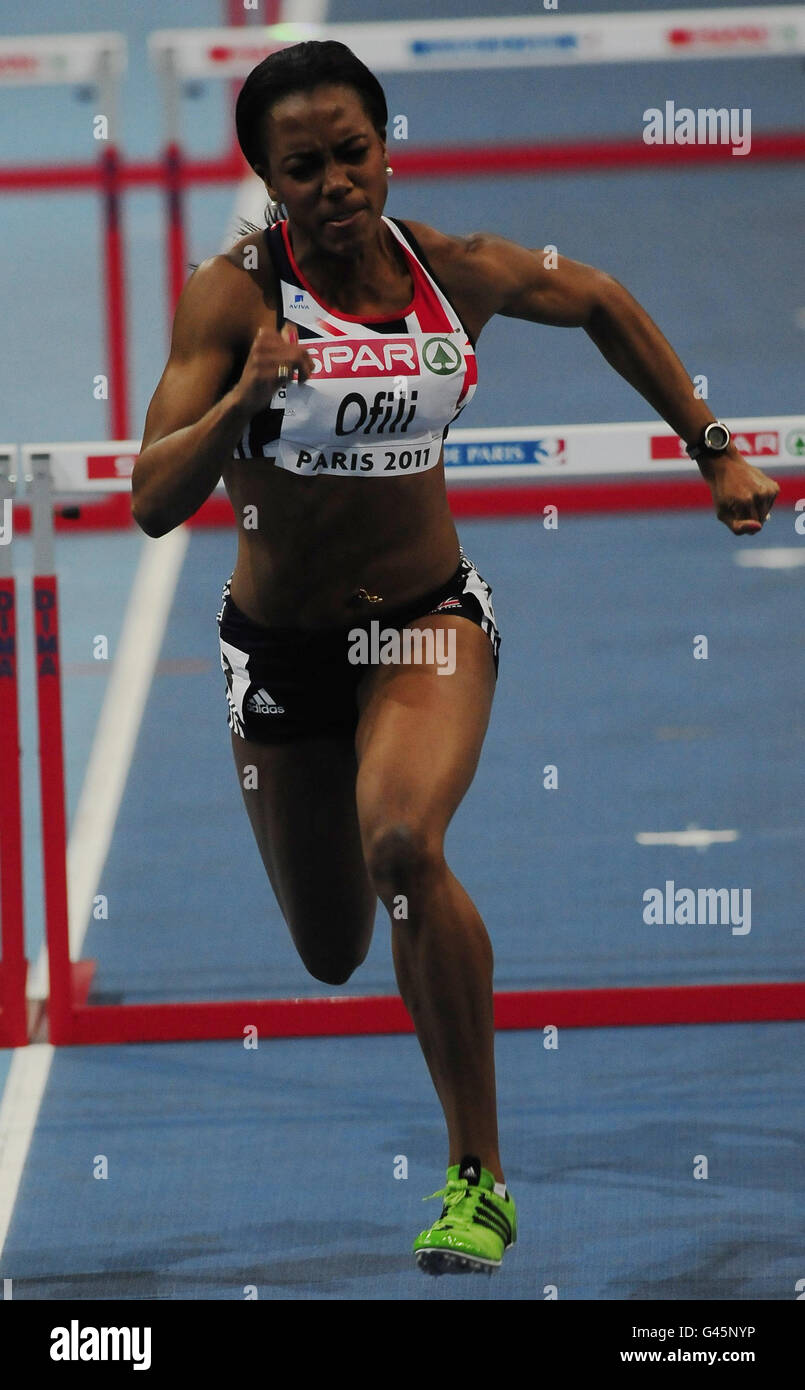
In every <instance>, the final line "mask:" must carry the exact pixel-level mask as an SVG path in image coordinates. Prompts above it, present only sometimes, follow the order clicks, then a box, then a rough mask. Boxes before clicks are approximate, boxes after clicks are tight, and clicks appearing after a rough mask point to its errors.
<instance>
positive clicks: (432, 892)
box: [356, 616, 504, 1182]
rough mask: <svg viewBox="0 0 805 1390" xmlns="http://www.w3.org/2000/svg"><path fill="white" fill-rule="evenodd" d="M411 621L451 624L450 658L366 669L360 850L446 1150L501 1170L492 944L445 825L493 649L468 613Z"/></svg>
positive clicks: (480, 721) (472, 754) (475, 728)
mask: <svg viewBox="0 0 805 1390" xmlns="http://www.w3.org/2000/svg"><path fill="white" fill-rule="evenodd" d="M410 626H411V627H417V628H421V629H426V628H429V627H432V628H433V629H434V630H435V629H437V628H439V627H443V628H446V629H452V630H453V632H454V633H455V642H456V663H455V670H454V671H453V672H452V673H451V674H449V675H440V674H438V670H439V668H438V666H436V665H424V664H423V665H407V666H406V665H396V666H381V667H378V668H376V669H373V670H372V671H371V672H370V673H369V674H368V675H367V676H366V678H365V680H364V682H363V684H362V687H361V691H360V701H361V707H362V708H361V717H360V722H359V725H358V731H357V735H356V748H357V754H358V781H357V788H356V795H357V804H358V816H359V820H360V828H361V836H362V840H363V852H364V858H365V860H366V864H367V867H368V870H369V874H370V877H371V880H372V882H373V884H374V886H375V889H376V891H377V893H378V895H379V896H380V898H381V899H382V901H383V903H384V905H385V907H386V908H387V909H388V912H389V916H390V919H391V929H392V948H393V952H394V964H395V969H396V972H397V982H398V985H399V989H400V993H401V995H402V998H403V1001H404V1003H405V1005H406V1007H407V1009H408V1011H409V1013H410V1014H411V1017H412V1019H413V1021H414V1025H415V1027H416V1031H417V1036H418V1038H419V1042H420V1044H421V1047H422V1050H423V1053H424V1055H425V1060H426V1062H427V1064H428V1067H429V1070H430V1073H431V1076H432V1078H433V1083H434V1085H435V1087H436V1091H437V1094H438V1096H439V1099H440V1101H441V1103H442V1108H443V1110H444V1114H445V1119H446V1121H447V1129H448V1136H449V1150H450V1151H449V1159H448V1162H449V1163H450V1164H453V1163H458V1162H459V1161H460V1159H461V1158H462V1157H463V1156H464V1155H465V1154H467V1153H472V1154H475V1155H476V1156H477V1157H478V1158H479V1159H480V1160H481V1163H482V1164H483V1166H484V1167H485V1168H488V1169H489V1170H490V1171H491V1172H492V1173H493V1174H494V1176H495V1178H496V1179H497V1180H498V1181H500V1182H502V1181H503V1180H504V1178H503V1171H502V1168H501V1163H500V1155H499V1153H498V1132H497V1113H496V1100H495V1063H494V1022H493V1002H492V965H493V959H492V948H491V945H490V941H489V937H488V935H487V932H486V928H485V927H484V924H483V922H482V921H481V918H480V916H479V914H478V911H477V909H476V908H475V906H474V905H473V903H472V902H471V900H470V898H469V897H468V895H467V893H466V892H465V890H464V889H463V888H462V886H461V884H460V883H459V882H458V880H457V879H456V877H455V876H454V874H452V873H451V871H450V869H449V868H448V866H447V864H446V862H445V859H444V835H445V831H446V829H447V826H448V824H449V822H450V820H451V818H452V816H453V813H454V812H455V810H456V808H457V806H458V805H459V803H460V801H461V799H462V797H463V796H464V793H465V792H466V790H467V788H468V787H469V785H470V783H471V781H472V778H473V776H474V773H475V769H476V766H477V763H478V758H479V755H480V751H481V745H482V743H483V739H484V734H485V732H486V727H487V724H488V721H489V714H490V710H491V705H492V697H493V694H494V687H495V673H494V664H493V660H492V651H491V646H490V642H489V639H488V637H487V636H486V634H485V633H484V632H483V631H482V630H481V629H480V628H479V627H477V626H476V625H475V624H474V623H471V622H469V621H468V620H467V619H466V618H461V617H453V618H450V617H448V616H445V617H442V616H438V617H429V618H426V619H425V618H423V619H419V620H417V622H415V623H412V624H410ZM479 838H480V835H479ZM401 899H402V901H401ZM403 910H404V911H405V913H406V915H405V916H402V915H401V913H402V911H403Z"/></svg>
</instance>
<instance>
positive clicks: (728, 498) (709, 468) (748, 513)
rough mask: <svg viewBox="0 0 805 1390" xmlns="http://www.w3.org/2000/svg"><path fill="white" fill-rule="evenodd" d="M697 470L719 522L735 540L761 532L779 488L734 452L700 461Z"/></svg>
mask: <svg viewBox="0 0 805 1390" xmlns="http://www.w3.org/2000/svg"><path fill="white" fill-rule="evenodd" d="M699 468H700V471H701V474H702V477H703V478H704V480H705V482H707V483H709V485H710V491H711V493H712V496H713V506H714V507H715V510H716V516H717V517H718V519H719V521H723V522H724V525H725V526H728V527H729V529H730V531H732V532H733V534H734V535H736V536H754V535H755V534H756V533H757V532H758V531H760V530H761V529H762V527H763V523H764V521H766V520H768V516H769V513H770V511H771V509H772V507H773V505H774V499H775V497H776V496H777V494H778V492H779V491H780V484H779V483H775V481H774V479H773V478H767V477H766V474H765V473H761V471H760V469H759V468H754V467H753V466H752V464H751V463H747V461H746V459H745V458H742V456H741V455H740V454H739V453H738V452H737V450H735V451H730V452H729V453H726V454H723V455H722V456H721V457H717V458H710V459H701V460H700V462H699Z"/></svg>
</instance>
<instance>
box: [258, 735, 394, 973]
mask: <svg viewBox="0 0 805 1390" xmlns="http://www.w3.org/2000/svg"><path fill="white" fill-rule="evenodd" d="M231 739H232V751H233V754H234V758H235V764H236V767H237V769H238V776H239V781H240V786H241V791H242V794H243V800H244V803H245V806H246V810H247V812H248V815H249V820H250V822H251V826H252V830H253V832H254V837H255V840H256V841H257V847H258V849H259V851H260V855H261V858H262V860H263V864H264V866H265V870H266V873H267V875H268V878H269V880H270V882H271V885H272V887H273V889H274V892H275V894H276V897H277V902H278V903H279V906H280V909H281V911H282V914H283V916H284V918H285V920H286V922H287V923H288V927H289V929H290V932H291V936H292V937H293V941H294V944H295V945H296V948H297V950H298V951H299V954H300V955H301V957H302V959H303V961H304V962H305V965H306V966H307V968H308V970H310V972H311V974H314V975H316V977H317V978H319V979H325V980H328V981H329V982H330V983H333V984H338V983H341V982H342V979H347V978H348V976H349V975H350V974H351V973H352V970H354V969H355V967H356V966H357V965H359V964H360V962H361V961H362V960H363V959H364V957H365V955H366V952H367V951H368V949H369V944H370V941H371V937H372V928H373V925H374V916H375V908H376V906H377V895H376V893H375V890H374V888H373V887H372V884H371V882H370V880H369V876H368V874H367V871H366V865H365V863H364V858H363V851H362V846H361V836H360V828H359V825H358V816H357V811H356V806H355V778H356V772H357V763H356V758H355V749H354V745H353V741H352V739H351V737H349V736H348V735H345V736H338V737H316V738H300V739H294V740H291V741H289V742H287V743H278V744H264V743H256V742H252V741H250V740H248V739H244V738H241V737H239V735H237V734H234V733H233V734H231Z"/></svg>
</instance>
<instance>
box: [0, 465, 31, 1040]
mask: <svg viewBox="0 0 805 1390" xmlns="http://www.w3.org/2000/svg"><path fill="white" fill-rule="evenodd" d="M16 490H17V466H16V450H13V451H12V450H0V522H2V525H3V527H4V532H3V538H2V539H3V543H2V544H0V766H2V769H3V793H2V796H0V940H1V941H2V952H1V953H0V1047H22V1046H24V1044H25V1043H27V1042H28V1024H27V1017H26V1004H25V986H26V981H27V974H28V963H27V961H26V959H25V914H24V881H23V858H22V787H21V769H20V759H21V747H20V726H19V683H18V674H17V596H16V584H15V580H14V567H13V553H12V546H13V536H14V496H15V493H16ZM6 525H8V528H9V529H8V533H7V534H6V531H5V527H6Z"/></svg>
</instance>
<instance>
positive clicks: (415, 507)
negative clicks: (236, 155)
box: [223, 218, 476, 628]
mask: <svg viewBox="0 0 805 1390" xmlns="http://www.w3.org/2000/svg"><path fill="white" fill-rule="evenodd" d="M383 223H384V228H385V235H386V237H387V238H388V248H389V250H390V252H391V256H390V262H389V263H390V266H392V267H393V269H392V270H391V271H390V273H389V274H388V275H387V276H386V278H385V280H384V283H383V286H382V296H381V295H377V294H376V295H374V296H369V295H363V296H362V297H361V300H360V302H356V303H354V305H353V304H352V303H351V304H350V309H351V312H350V313H346V312H345V311H344V310H343V309H341V310H338V309H334V308H333V307H332V306H331V305H327V304H325V303H323V301H322V298H320V297H319V294H318V292H317V291H316V290H315V289H314V288H313V286H312V285H310V284H309V283H308V281H307V280H306V279H305V277H304V276H303V275H302V273H301V271H300V270H299V267H298V266H297V264H296V262H295V259H294V256H293V247H292V245H291V242H290V238H289V237H288V232H287V225H286V224H277V225H276V226H275V227H274V228H272V229H271V230H270V231H268V232H266V233H264V234H261V235H260V236H258V237H255V238H252V239H250V240H251V242H252V244H254V245H255V248H256V251H257V267H256V268H255V270H253V271H252V279H253V280H254V281H255V282H256V284H257V287H258V289H259V291H260V294H259V296H254V297H253V302H254V321H253V322H252V323H250V324H248V325H246V326H245V328H246V332H245V336H244V341H245V342H251V340H252V338H253V336H254V334H255V333H256V331H257V328H258V327H260V326H261V325H265V326H267V327H272V328H274V327H276V328H279V327H281V326H282V324H283V323H284V322H289V323H291V324H293V325H294V326H296V328H297V331H298V333H299V342H300V346H302V347H305V348H308V349H309V351H310V353H311V356H312V357H313V359H314V364H315V367H316V372H315V374H314V377H313V378H311V379H310V380H309V381H308V382H307V383H305V384H304V385H303V386H298V385H289V387H288V388H287V390H286V391H285V393H284V395H283V394H282V393H279V392H278V393H277V394H275V396H274V397H273V399H272V402H271V406H270V407H269V409H268V410H266V411H262V412H259V413H258V415H256V416H255V417H254V418H253V420H252V421H251V422H250V425H249V427H248V428H247V430H246V431H245V432H244V435H243V437H242V439H241V440H240V442H239V444H238V446H237V448H236V450H235V457H234V458H233V459H232V460H231V461H229V460H227V461H226V463H225V466H224V468H223V477H224V483H225V485H226V488H227V491H228V493H229V496H230V498H231V500H232V504H233V507H234V510H235V517H236V521H237V523H238V554H237V561H236V565H235V571H234V575H233V578H232V585H231V592H232V598H233V601H234V602H235V603H236V604H237V606H238V607H239V608H241V609H242V611H244V612H245V613H246V614H247V615H248V616H250V617H252V618H253V619H254V620H255V621H257V622H262V623H265V624H266V625H269V626H270V625H276V626H280V627H291V626H293V627H314V628H315V627H331V626H340V625H342V624H346V623H348V622H350V621H351V620H354V618H355V616H356V613H358V612H365V611H367V610H368V608H369V607H370V606H372V607H373V608H374V611H381V609H380V605H370V604H369V603H368V601H367V600H361V599H356V597H355V595H356V594H357V592H358V590H360V589H363V590H364V591H366V592H368V593H372V594H380V595H382V597H383V605H382V607H383V609H385V610H386V611H388V609H390V608H392V607H394V606H396V605H398V604H404V603H406V602H407V601H408V600H409V599H412V598H416V597H417V596H418V595H419V594H421V593H425V592H427V591H429V590H431V589H434V588H436V587H437V586H438V585H440V584H441V583H443V582H444V581H445V580H446V579H448V578H449V576H450V575H451V574H452V572H453V570H454V569H455V567H456V565H457V563H458V555H459V547H458V539H457V536H456V531H455V526H454V524H453V520H452V517H451V515H450V511H449V508H448V506H447V499H446V493H445V485H444V471H443V464H442V462H441V444H442V434H443V430H444V427H445V426H446V425H447V424H448V423H449V422H450V420H451V419H453V418H455V415H456V414H457V413H458V412H459V411H460V410H461V409H463V407H464V405H465V404H466V403H467V401H468V400H469V399H470V398H471V396H472V394H473V391H474V389H475V380H476V370H475V356H474V351H473V345H472V340H471V338H470V336H469V335H470V333H471V332H472V331H473V329H472V325H471V323H470V322H469V321H468V318H467V316H466V315H467V310H469V311H470V313H471V306H469V305H460V304H459V303H458V302H457V301H456V296H455V292H453V293H450V292H449V289H448V286H447V285H446V284H445V279H448V280H449V275H448V276H447V277H445V275H444V267H440V271H441V273H440V274H439V281H438V283H437V281H436V279H435V275H434V272H433V268H432V266H431V264H430V262H429V261H426V260H425V255H424V252H423V250H422V247H421V246H420V245H419V244H418V243H417V242H416V241H415V240H414V238H413V235H412V233H411V232H410V230H409V229H407V228H406V227H405V225H404V224H403V226H399V225H397V224H392V223H391V222H390V219H386V218H384V219H383ZM233 250H240V252H241V254H242V247H241V248H233ZM269 252H270V253H271V254H269ZM230 254H231V253H230ZM462 309H463V310H464V312H462ZM243 360H244V361H245V357H244V359H243ZM242 366H243V362H240V363H239V364H238V371H237V375H238V376H239V374H240V370H242Z"/></svg>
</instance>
